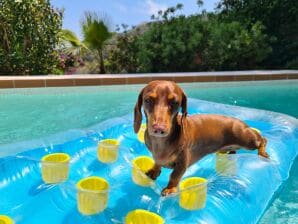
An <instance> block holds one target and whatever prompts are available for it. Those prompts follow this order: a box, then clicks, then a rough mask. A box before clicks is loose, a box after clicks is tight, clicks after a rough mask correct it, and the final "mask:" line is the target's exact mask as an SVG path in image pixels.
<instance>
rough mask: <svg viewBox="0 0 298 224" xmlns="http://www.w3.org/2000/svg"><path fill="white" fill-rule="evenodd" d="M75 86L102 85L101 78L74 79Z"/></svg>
mask: <svg viewBox="0 0 298 224" xmlns="http://www.w3.org/2000/svg"><path fill="white" fill-rule="evenodd" d="M74 85H75V86H97V85H101V79H100V78H77V79H74Z"/></svg>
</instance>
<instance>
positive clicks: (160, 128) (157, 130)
mask: <svg viewBox="0 0 298 224" xmlns="http://www.w3.org/2000/svg"><path fill="white" fill-rule="evenodd" d="M152 128H153V132H154V134H162V135H163V134H164V133H165V131H166V126H165V125H163V124H153V125H152Z"/></svg>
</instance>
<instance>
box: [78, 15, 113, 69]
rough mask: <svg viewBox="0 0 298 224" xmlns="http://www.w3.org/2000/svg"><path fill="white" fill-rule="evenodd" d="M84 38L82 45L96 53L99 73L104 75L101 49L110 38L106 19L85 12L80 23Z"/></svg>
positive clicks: (110, 34) (102, 16)
mask: <svg viewBox="0 0 298 224" xmlns="http://www.w3.org/2000/svg"><path fill="white" fill-rule="evenodd" d="M81 25H82V31H83V36H84V41H83V42H84V44H85V45H86V46H87V47H88V48H89V49H90V50H93V51H95V52H97V54H98V57H99V64H100V66H99V70H100V73H106V71H105V66H104V56H103V47H104V44H105V43H106V41H107V40H108V39H109V38H111V36H112V33H111V32H110V31H109V25H108V21H107V17H106V16H104V15H99V14H97V13H94V12H88V11H87V12H85V15H84V18H83V19H82V21H81Z"/></svg>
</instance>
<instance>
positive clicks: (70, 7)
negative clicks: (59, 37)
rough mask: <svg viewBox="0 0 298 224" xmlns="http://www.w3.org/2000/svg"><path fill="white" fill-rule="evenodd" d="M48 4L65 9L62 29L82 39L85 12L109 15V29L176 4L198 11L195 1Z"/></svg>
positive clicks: (210, 2) (211, 3)
mask: <svg viewBox="0 0 298 224" xmlns="http://www.w3.org/2000/svg"><path fill="white" fill-rule="evenodd" d="M218 1H219V0H205V1H204V5H203V7H202V9H206V10H207V11H212V10H213V9H214V8H215V4H216V2H218ZM50 2H51V4H52V5H53V6H54V7H56V8H59V9H62V8H63V9H64V18H63V28H65V29H70V30H72V31H73V32H75V33H76V34H77V35H78V36H79V37H80V38H82V34H81V29H80V20H81V19H82V16H83V14H84V11H95V12H99V13H101V14H105V15H107V16H108V19H109V23H110V26H111V29H112V30H115V27H116V25H117V24H118V25H120V24H123V23H124V24H128V25H130V26H135V25H139V24H141V23H144V22H148V21H150V17H151V15H152V14H156V13H157V12H158V11H159V10H165V9H167V8H168V7H171V6H176V5H177V3H182V4H183V5H184V7H183V10H182V13H183V14H185V15H190V14H193V13H196V12H198V11H199V8H198V6H197V4H196V2H197V0H180V1H179V0H50Z"/></svg>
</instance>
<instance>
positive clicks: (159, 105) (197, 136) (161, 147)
mask: <svg viewBox="0 0 298 224" xmlns="http://www.w3.org/2000/svg"><path fill="white" fill-rule="evenodd" d="M142 106H143V107H144V112H145V116H146V122H147V129H146V131H145V143H146V146H147V147H148V149H149V150H150V151H151V153H152V155H153V158H154V161H155V165H154V167H153V168H152V169H151V170H150V171H148V172H147V175H148V176H149V177H150V178H152V179H153V180H155V179H156V178H157V177H158V176H159V175H160V172H161V167H167V168H172V169H173V172H172V173H171V176H170V180H169V183H168V185H167V187H166V188H164V189H163V190H162V195H163V196H165V195H168V194H171V193H174V192H177V185H178V183H179V181H180V179H181V177H182V176H183V174H184V173H185V171H186V169H187V168H188V167H189V166H190V165H192V164H193V163H195V162H196V161H198V160H199V159H201V158H202V157H204V156H205V155H207V154H209V153H214V152H216V151H221V152H227V151H231V150H232V151H233V150H237V149H239V148H246V149H249V150H253V149H257V150H258V154H259V155H260V156H263V157H266V158H268V157H269V156H268V154H267V153H266V151H265V146H266V142H267V141H266V139H265V138H263V137H262V136H261V135H260V134H259V133H258V132H256V131H255V130H253V129H251V128H249V127H248V126H247V125H246V124H245V123H244V122H242V121H241V120H238V119H236V118H232V117H226V116H221V115H192V116H187V98H186V95H185V93H184V92H183V90H182V89H181V88H180V87H179V86H178V85H177V84H175V83H174V82H170V81H152V82H150V83H149V84H148V85H147V86H146V87H144V89H143V90H142V91H141V93H140V94H139V97H138V101H137V103H136V105H135V110H134V131H135V132H136V133H137V132H138V131H139V129H140V126H141V122H142V113H141V108H142ZM180 107H181V108H182V115H180V114H178V112H179V109H180Z"/></svg>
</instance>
